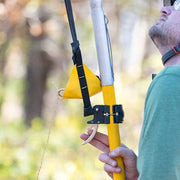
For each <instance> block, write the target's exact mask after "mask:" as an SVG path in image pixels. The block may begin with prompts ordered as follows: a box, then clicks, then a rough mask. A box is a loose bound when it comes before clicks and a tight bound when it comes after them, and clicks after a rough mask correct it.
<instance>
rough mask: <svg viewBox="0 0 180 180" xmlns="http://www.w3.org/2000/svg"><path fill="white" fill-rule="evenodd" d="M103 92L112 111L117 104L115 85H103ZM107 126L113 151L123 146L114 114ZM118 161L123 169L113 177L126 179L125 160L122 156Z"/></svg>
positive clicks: (106, 103)
mask: <svg viewBox="0 0 180 180" xmlns="http://www.w3.org/2000/svg"><path fill="white" fill-rule="evenodd" d="M102 92H103V98H104V104H105V105H110V113H112V105H114V104H116V99H115V90H114V85H110V86H103V87H102ZM107 128H108V138H109V146H110V151H112V150H113V149H115V148H116V147H118V146H121V141H120V132H119V125H118V124H115V123H114V121H113V116H110V124H108V125H107ZM116 161H117V162H118V166H119V167H120V168H121V169H122V171H121V173H114V174H113V179H114V180H125V172H124V165H123V161H122V159H121V158H117V159H116Z"/></svg>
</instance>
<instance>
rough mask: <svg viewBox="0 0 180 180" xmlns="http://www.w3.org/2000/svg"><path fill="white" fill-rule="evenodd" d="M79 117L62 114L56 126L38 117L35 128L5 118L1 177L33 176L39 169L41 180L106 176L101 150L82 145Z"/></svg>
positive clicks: (0, 141) (4, 179)
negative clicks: (98, 159)
mask: <svg viewBox="0 0 180 180" xmlns="http://www.w3.org/2000/svg"><path fill="white" fill-rule="evenodd" d="M79 121H80V120H79V118H78V117H71V118H67V117H65V116H59V117H57V118H56V120H55V123H54V125H53V127H46V128H44V127H43V125H42V121H41V120H40V119H38V118H37V119H35V120H34V121H33V123H32V126H31V128H26V127H25V126H24V123H22V121H17V122H11V123H2V122H1V124H0V126H1V131H0V147H1V148H0V149H1V150H0V179H2V180H11V179H12V180H32V179H36V177H37V174H38V171H39V180H46V179H47V180H50V179H53V180H56V179H57V180H59V179H63V180H74V179H79V180H86V179H87V180H91V179H93V180H96V179H98V180H100V179H104V178H101V177H102V174H103V172H102V170H101V169H102V165H101V164H99V162H98V161H97V156H96V155H95V154H97V155H98V152H97V151H96V150H95V149H93V148H92V147H89V146H88V145H87V146H81V140H80V139H79V135H80V133H81V132H80V129H81V130H82V127H79V125H80V123H79ZM49 131H50V138H49V141H48V136H49ZM82 132H83V131H82ZM46 144H47V148H45V147H46ZM44 151H45V155H44V156H43V154H44ZM41 161H42V165H41ZM40 166H41V167H40Z"/></svg>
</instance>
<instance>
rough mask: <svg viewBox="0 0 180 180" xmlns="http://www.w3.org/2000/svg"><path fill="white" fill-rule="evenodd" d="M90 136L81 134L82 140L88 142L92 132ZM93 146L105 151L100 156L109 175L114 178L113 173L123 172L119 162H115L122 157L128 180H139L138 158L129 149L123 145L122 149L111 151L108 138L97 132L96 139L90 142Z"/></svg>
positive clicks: (89, 131) (89, 132)
mask: <svg viewBox="0 0 180 180" xmlns="http://www.w3.org/2000/svg"><path fill="white" fill-rule="evenodd" d="M87 133H88V134H81V136H80V138H81V139H83V140H86V139H87V138H88V137H89V136H90V135H91V133H92V130H88V132H87ZM89 143H90V144H91V145H92V146H94V147H96V148H97V149H99V150H101V151H103V153H102V154H100V155H99V160H100V161H101V162H103V163H104V170H105V171H106V172H107V174H108V175H109V176H110V177H111V178H113V173H114V172H115V173H119V172H121V168H120V167H118V164H117V161H116V160H114V158H116V157H122V158H123V162H124V166H125V174H126V180H137V178H138V176H139V174H138V171H137V167H136V161H137V156H136V154H135V153H134V152H133V151H132V150H130V149H129V148H128V147H126V146H125V145H123V144H122V146H121V147H117V148H116V149H114V150H113V151H111V152H110V150H109V141H108V136H107V135H105V134H102V133H99V132H97V133H96V135H95V137H94V139H93V140H92V141H90V142H89Z"/></svg>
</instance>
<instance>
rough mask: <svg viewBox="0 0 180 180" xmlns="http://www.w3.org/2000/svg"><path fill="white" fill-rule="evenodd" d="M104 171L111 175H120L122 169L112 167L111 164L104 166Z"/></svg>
mask: <svg viewBox="0 0 180 180" xmlns="http://www.w3.org/2000/svg"><path fill="white" fill-rule="evenodd" d="M104 170H105V171H106V172H107V173H108V174H109V173H120V172H121V168H120V167H113V166H110V165H109V164H105V165H104Z"/></svg>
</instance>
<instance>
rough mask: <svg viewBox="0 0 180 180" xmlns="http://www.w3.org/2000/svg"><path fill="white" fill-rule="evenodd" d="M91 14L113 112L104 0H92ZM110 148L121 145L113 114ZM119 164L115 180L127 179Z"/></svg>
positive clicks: (106, 97) (104, 88) (105, 91)
mask: <svg viewBox="0 0 180 180" xmlns="http://www.w3.org/2000/svg"><path fill="white" fill-rule="evenodd" d="M90 6H91V16H92V22H93V29H94V36H95V42H96V50H97V57H98V64H99V71H100V78H101V85H102V91H103V98H104V104H105V105H109V106H110V114H112V113H113V112H112V111H113V110H112V105H115V104H116V98H115V90H114V77H113V68H112V63H111V60H110V59H111V57H110V56H111V55H110V54H111V53H110V49H109V43H110V42H108V39H109V38H108V33H107V26H106V23H105V15H104V11H103V7H102V0H90ZM107 128H108V138H109V145H110V150H111V151H112V150H113V149H115V148H116V147H118V146H121V142H120V132H119V125H118V124H115V123H114V120H113V116H112V115H110V124H108V125H107ZM116 160H117V162H118V166H119V167H120V168H121V169H122V171H121V172H120V173H114V174H113V179H114V180H125V172H124V166H123V161H122V158H120V157H119V158H117V159H116Z"/></svg>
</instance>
